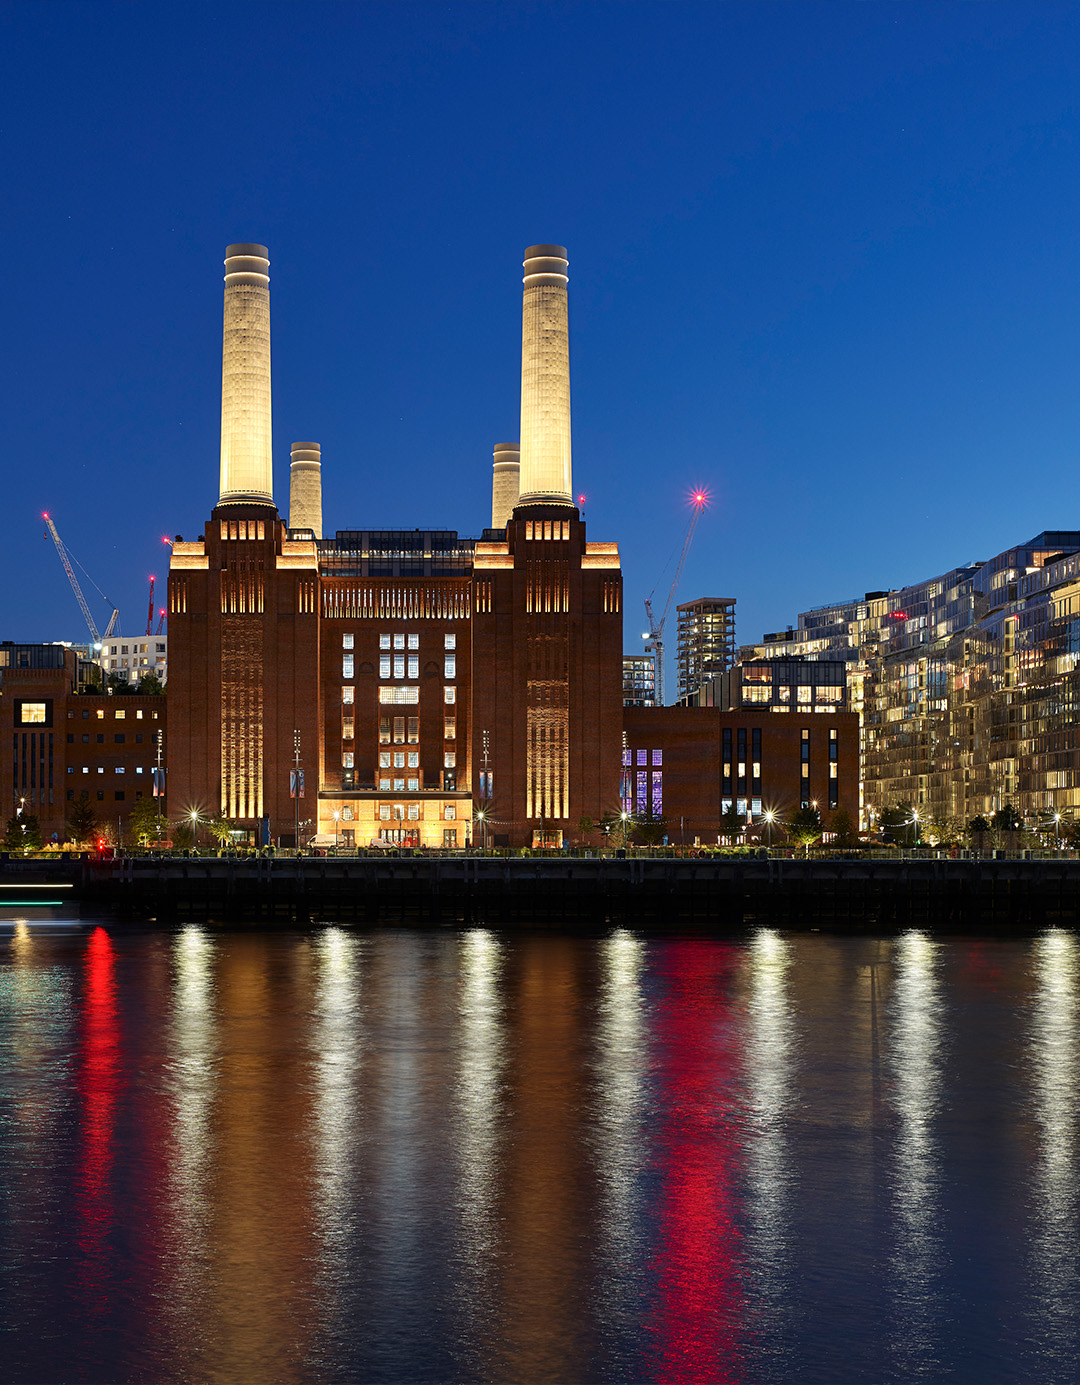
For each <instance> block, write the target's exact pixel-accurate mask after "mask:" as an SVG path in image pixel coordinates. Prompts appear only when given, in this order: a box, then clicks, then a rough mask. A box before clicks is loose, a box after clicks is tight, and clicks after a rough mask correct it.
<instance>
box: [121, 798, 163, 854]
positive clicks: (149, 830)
mask: <svg viewBox="0 0 1080 1385" xmlns="http://www.w3.org/2000/svg"><path fill="white" fill-rule="evenodd" d="M128 829H129V830H130V832H131V833H132V835H133V836H134V838H135V840H136V841H137V842H141V843H142V844H143V845H144V846H145V844H146V843H147V842H153V841H157V834H158V812H157V799H156V798H140V799H138V800H136V803H135V806H134V808H132V810H131V812H130V813H129V814H128Z"/></svg>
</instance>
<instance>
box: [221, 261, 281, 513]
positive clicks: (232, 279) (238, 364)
mask: <svg viewBox="0 0 1080 1385" xmlns="http://www.w3.org/2000/svg"><path fill="white" fill-rule="evenodd" d="M242 501H256V502H258V503H261V504H266V505H272V504H273V503H274V482H273V471H272V465H271V455H270V258H269V252H268V251H267V249H266V246H265V245H230V246H229V247H228V249H227V250H226V251H225V323H224V331H223V336H222V351H221V494H220V497H219V500H218V503H219V504H237V503H240V502H242Z"/></svg>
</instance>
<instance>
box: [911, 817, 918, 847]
mask: <svg viewBox="0 0 1080 1385" xmlns="http://www.w3.org/2000/svg"><path fill="white" fill-rule="evenodd" d="M911 825H912V827H914V828H915V845H916V846H918V845H919V810H918V808H912V810H911Z"/></svg>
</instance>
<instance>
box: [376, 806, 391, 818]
mask: <svg viewBox="0 0 1080 1385" xmlns="http://www.w3.org/2000/svg"><path fill="white" fill-rule="evenodd" d="M379 821H380V822H389V821H390V804H389V803H380V804H379Z"/></svg>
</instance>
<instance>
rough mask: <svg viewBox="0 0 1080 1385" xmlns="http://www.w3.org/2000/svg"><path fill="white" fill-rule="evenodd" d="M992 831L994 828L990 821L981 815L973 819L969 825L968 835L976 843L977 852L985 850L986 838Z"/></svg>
mask: <svg viewBox="0 0 1080 1385" xmlns="http://www.w3.org/2000/svg"><path fill="white" fill-rule="evenodd" d="M991 830H992V828H991V825H990V822H989V820H988V819H987V818H984V817H983V815H982V814H981V813H979V814H978V816H976V817H973V818H972V819H971V821H970V822H969V823H968V825H967V834H968V836H969V837H970V838H971V839H972V841H973V842H974V843H975V850H976V851H983V850H985V848H986V838H987V836H988V835H989V833H990V832H991Z"/></svg>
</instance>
